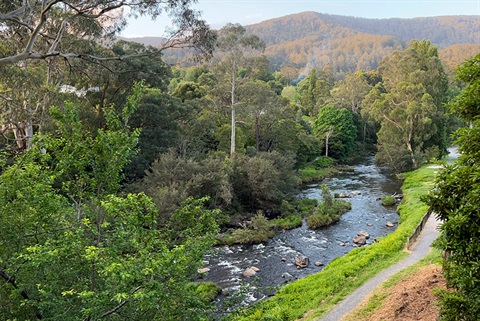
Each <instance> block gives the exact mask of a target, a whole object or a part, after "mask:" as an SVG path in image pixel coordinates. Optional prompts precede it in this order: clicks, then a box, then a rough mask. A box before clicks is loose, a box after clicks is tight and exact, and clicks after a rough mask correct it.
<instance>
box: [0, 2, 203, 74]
mask: <svg viewBox="0 0 480 321" xmlns="http://www.w3.org/2000/svg"><path fill="white" fill-rule="evenodd" d="M195 2H196V1H195V0H186V1H185V0H171V1H170V0H169V1H167V0H153V1H151V0H141V1H133V0H126V1H125V0H113V1H111V0H94V1H81V0H47V1H40V0H35V1H7V2H5V1H4V2H2V4H1V5H0V22H1V24H2V28H1V32H0V37H1V40H2V41H4V42H6V43H7V44H9V45H11V46H10V49H11V50H10V51H9V52H8V53H6V54H4V55H3V57H0V65H6V64H15V63H18V62H20V61H24V60H32V59H40V60H45V59H49V58H55V57H61V58H65V59H69V58H79V59H87V60H96V61H105V60H111V59H119V57H118V56H101V55H99V56H95V55H91V54H89V53H88V52H84V51H78V50H76V48H75V47H72V44H74V42H75V40H76V39H86V40H90V41H92V40H97V41H98V40H102V39H105V37H110V39H111V37H113V36H114V35H115V34H117V33H118V32H119V31H121V30H122V29H124V28H125V26H126V25H127V19H128V18H131V17H138V16H148V17H150V18H152V19H155V18H157V17H159V16H160V15H161V14H163V13H166V14H168V15H169V16H170V17H171V18H172V24H173V27H172V29H171V30H169V32H168V34H167V37H166V40H165V42H164V45H163V47H164V48H167V47H181V46H192V45H195V46H196V47H198V48H199V49H201V50H202V51H204V52H205V53H209V51H211V50H212V47H211V44H212V42H211V41H210V40H212V38H211V37H212V33H211V31H210V30H209V28H208V26H207V25H206V23H205V21H203V20H201V19H200V15H199V12H197V11H195V10H193V9H192V8H191V5H192V4H193V3H195Z"/></svg>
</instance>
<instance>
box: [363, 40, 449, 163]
mask: <svg viewBox="0 0 480 321" xmlns="http://www.w3.org/2000/svg"><path fill="white" fill-rule="evenodd" d="M379 71H380V73H381V75H382V77H383V83H382V84H377V85H376V87H375V88H373V89H372V92H371V94H372V95H377V96H376V97H375V98H374V99H372V98H373V97H372V95H370V97H369V100H370V101H373V102H372V103H371V104H370V105H369V106H366V108H367V112H368V114H369V115H371V116H372V117H373V118H374V119H375V120H376V121H378V122H379V123H380V124H381V129H380V131H379V132H378V134H377V136H378V153H377V159H378V160H379V161H381V162H384V163H387V164H388V165H390V166H392V167H394V168H396V169H397V170H404V169H408V168H417V167H418V166H420V164H421V163H422V162H423V161H424V160H425V159H429V158H432V157H441V156H442V155H444V154H445V153H446V146H447V139H446V118H445V115H444V106H443V103H444V102H445V99H446V97H447V96H446V94H447V89H448V80H447V76H446V74H445V72H444V70H443V66H442V63H441V61H440V59H439V58H438V53H437V49H436V48H435V47H434V46H432V45H431V44H430V42H428V41H427V40H424V41H412V42H411V43H410V46H409V48H407V49H406V50H405V51H402V52H395V53H394V54H393V55H392V56H391V57H388V58H385V59H384V60H382V62H381V65H380V67H379ZM399 164H402V165H401V166H399Z"/></svg>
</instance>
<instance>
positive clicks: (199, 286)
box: [193, 282, 222, 302]
mask: <svg viewBox="0 0 480 321" xmlns="http://www.w3.org/2000/svg"><path fill="white" fill-rule="evenodd" d="M193 286H195V292H196V293H197V295H198V296H199V297H200V299H201V300H203V301H207V302H208V301H213V300H215V298H216V297H217V296H218V295H219V294H220V292H222V288H221V287H220V286H218V285H217V284H215V283H214V282H197V283H193Z"/></svg>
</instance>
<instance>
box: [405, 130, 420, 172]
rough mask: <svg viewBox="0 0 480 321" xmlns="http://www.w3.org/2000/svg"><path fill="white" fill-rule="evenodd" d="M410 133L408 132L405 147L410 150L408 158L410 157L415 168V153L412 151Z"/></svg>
mask: <svg viewBox="0 0 480 321" xmlns="http://www.w3.org/2000/svg"><path fill="white" fill-rule="evenodd" d="M411 137H412V134H411V133H410V134H408V142H407V149H408V151H409V152H410V158H411V159H412V164H413V168H414V169H417V168H418V167H417V161H416V160H415V153H414V152H413V148H412V143H411Z"/></svg>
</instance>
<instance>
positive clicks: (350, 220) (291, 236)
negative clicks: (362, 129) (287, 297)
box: [204, 157, 401, 304]
mask: <svg viewBox="0 0 480 321" xmlns="http://www.w3.org/2000/svg"><path fill="white" fill-rule="evenodd" d="M347 167H350V168H353V169H354V171H353V172H342V173H340V174H338V175H336V176H335V177H332V178H328V179H325V180H324V181H322V182H321V183H319V184H309V185H306V186H304V188H303V189H302V192H301V193H300V194H299V197H308V198H316V199H319V200H320V195H321V190H320V185H321V184H326V185H328V186H329V188H330V190H331V191H332V193H346V194H349V195H352V196H351V197H350V198H347V199H346V200H347V201H349V202H351V203H352V210H351V211H349V212H347V213H346V214H344V215H343V216H342V218H341V219H340V221H339V222H337V223H335V224H333V225H331V226H328V227H325V228H322V229H319V230H309V229H308V228H307V226H306V224H305V222H304V223H303V225H302V226H301V227H299V228H295V229H292V230H288V231H285V232H283V233H280V234H277V235H276V236H275V237H273V238H272V239H271V240H269V241H267V242H266V243H264V244H258V245H248V246H247V245H234V246H224V247H219V248H216V249H215V250H214V252H213V253H212V254H210V255H207V256H206V258H205V267H206V268H209V269H210V271H209V272H208V274H207V275H206V276H205V277H204V280H206V281H213V282H215V283H217V284H218V285H219V286H220V287H221V288H222V289H223V292H224V293H229V294H230V295H231V294H234V293H235V292H236V291H238V290H239V289H240V288H241V287H242V285H245V284H249V291H246V292H247V295H246V296H245V297H244V298H243V300H244V304H248V303H250V302H254V301H257V300H260V299H263V298H265V297H266V296H268V295H272V294H273V293H274V291H275V290H274V287H276V286H278V285H282V284H285V283H287V282H291V281H294V280H295V279H298V278H302V277H305V276H307V275H309V274H312V273H316V272H318V271H320V270H321V269H322V268H323V266H320V267H317V266H316V265H315V264H314V263H315V262H322V263H323V264H324V265H327V264H328V263H329V262H331V261H332V260H333V259H335V258H336V257H339V256H342V255H344V254H346V253H348V252H349V251H350V250H352V249H353V248H355V247H356V245H355V244H354V243H353V241H352V238H353V237H355V236H357V233H358V232H359V231H366V232H368V233H369V234H370V239H368V240H367V244H369V243H372V242H373V241H374V239H375V238H378V237H382V236H385V235H387V234H388V233H391V232H392V231H394V230H395V228H396V227H397V223H398V214H397V213H396V210H395V208H387V207H384V206H382V204H381V202H380V201H379V198H381V197H383V196H385V195H391V194H394V193H400V187H401V182H400V181H399V180H397V179H395V177H394V176H393V175H391V173H390V172H389V171H388V170H387V169H386V168H382V167H379V166H377V165H376V164H375V160H374V157H366V158H363V159H362V160H361V161H360V162H358V163H356V164H352V165H348V166H347ZM387 222H392V223H394V226H393V227H387V226H386V223H387ZM299 255H304V256H307V257H308V258H309V259H310V264H309V265H308V266H307V267H305V268H303V269H297V268H296V266H295V264H294V259H295V257H297V256H299ZM252 266H255V267H257V268H258V269H259V271H258V272H257V274H256V275H255V277H252V278H246V277H243V276H242V273H241V272H242V271H244V270H245V269H247V268H249V267H252ZM272 287H273V288H272ZM223 299H225V297H224V296H220V299H219V300H220V301H223Z"/></svg>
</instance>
